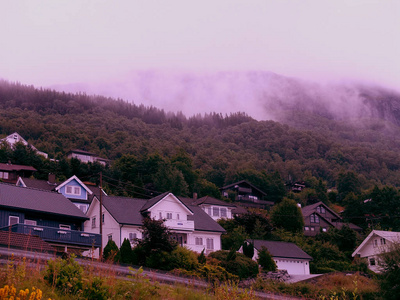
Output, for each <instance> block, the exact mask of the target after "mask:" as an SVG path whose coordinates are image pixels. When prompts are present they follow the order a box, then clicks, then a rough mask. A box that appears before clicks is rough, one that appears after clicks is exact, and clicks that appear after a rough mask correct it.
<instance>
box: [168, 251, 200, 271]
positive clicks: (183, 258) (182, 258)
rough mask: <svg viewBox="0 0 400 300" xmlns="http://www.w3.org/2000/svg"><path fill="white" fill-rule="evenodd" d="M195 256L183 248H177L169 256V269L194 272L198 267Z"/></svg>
mask: <svg viewBox="0 0 400 300" xmlns="http://www.w3.org/2000/svg"><path fill="white" fill-rule="evenodd" d="M198 265H199V263H198V261H197V254H196V253H195V252H193V251H191V250H189V249H187V248H185V247H179V246H178V247H177V248H176V249H175V250H173V251H172V252H171V254H169V269H170V270H172V269H185V270H188V271H190V270H194V269H196V268H197V267H198Z"/></svg>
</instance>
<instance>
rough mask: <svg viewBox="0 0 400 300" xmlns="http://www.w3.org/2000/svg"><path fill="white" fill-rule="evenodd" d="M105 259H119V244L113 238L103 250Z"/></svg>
mask: <svg viewBox="0 0 400 300" xmlns="http://www.w3.org/2000/svg"><path fill="white" fill-rule="evenodd" d="M103 259H104V260H113V261H118V260H119V250H118V246H117V244H116V243H115V242H114V241H113V240H109V241H108V242H107V245H106V246H105V247H104V250H103Z"/></svg>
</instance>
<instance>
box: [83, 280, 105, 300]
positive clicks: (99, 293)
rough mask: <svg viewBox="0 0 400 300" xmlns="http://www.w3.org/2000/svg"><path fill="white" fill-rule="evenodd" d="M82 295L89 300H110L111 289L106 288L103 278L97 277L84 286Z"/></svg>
mask: <svg viewBox="0 0 400 300" xmlns="http://www.w3.org/2000/svg"><path fill="white" fill-rule="evenodd" d="M82 295H83V298H84V299H88V300H106V299H108V298H109V287H107V286H105V284H104V280H103V279H102V278H100V277H97V276H95V277H93V278H92V280H91V281H89V282H86V283H85V284H84V285H83V291H82Z"/></svg>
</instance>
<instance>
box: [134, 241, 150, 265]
mask: <svg viewBox="0 0 400 300" xmlns="http://www.w3.org/2000/svg"><path fill="white" fill-rule="evenodd" d="M147 255H148V253H147V252H146V249H145V248H144V247H143V246H142V245H136V247H134V248H133V249H132V264H133V265H136V266H144V265H145V264H146V256H147Z"/></svg>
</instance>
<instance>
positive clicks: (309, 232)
mask: <svg viewBox="0 0 400 300" xmlns="http://www.w3.org/2000/svg"><path fill="white" fill-rule="evenodd" d="M330 227H331V225H330V224H329V223H328V222H326V221H325V220H323V219H322V218H321V217H319V222H318V223H315V222H314V223H311V220H310V217H305V218H304V235H306V236H315V235H317V234H319V233H320V232H321V230H323V229H324V228H325V229H326V231H328V230H329V228H330Z"/></svg>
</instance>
